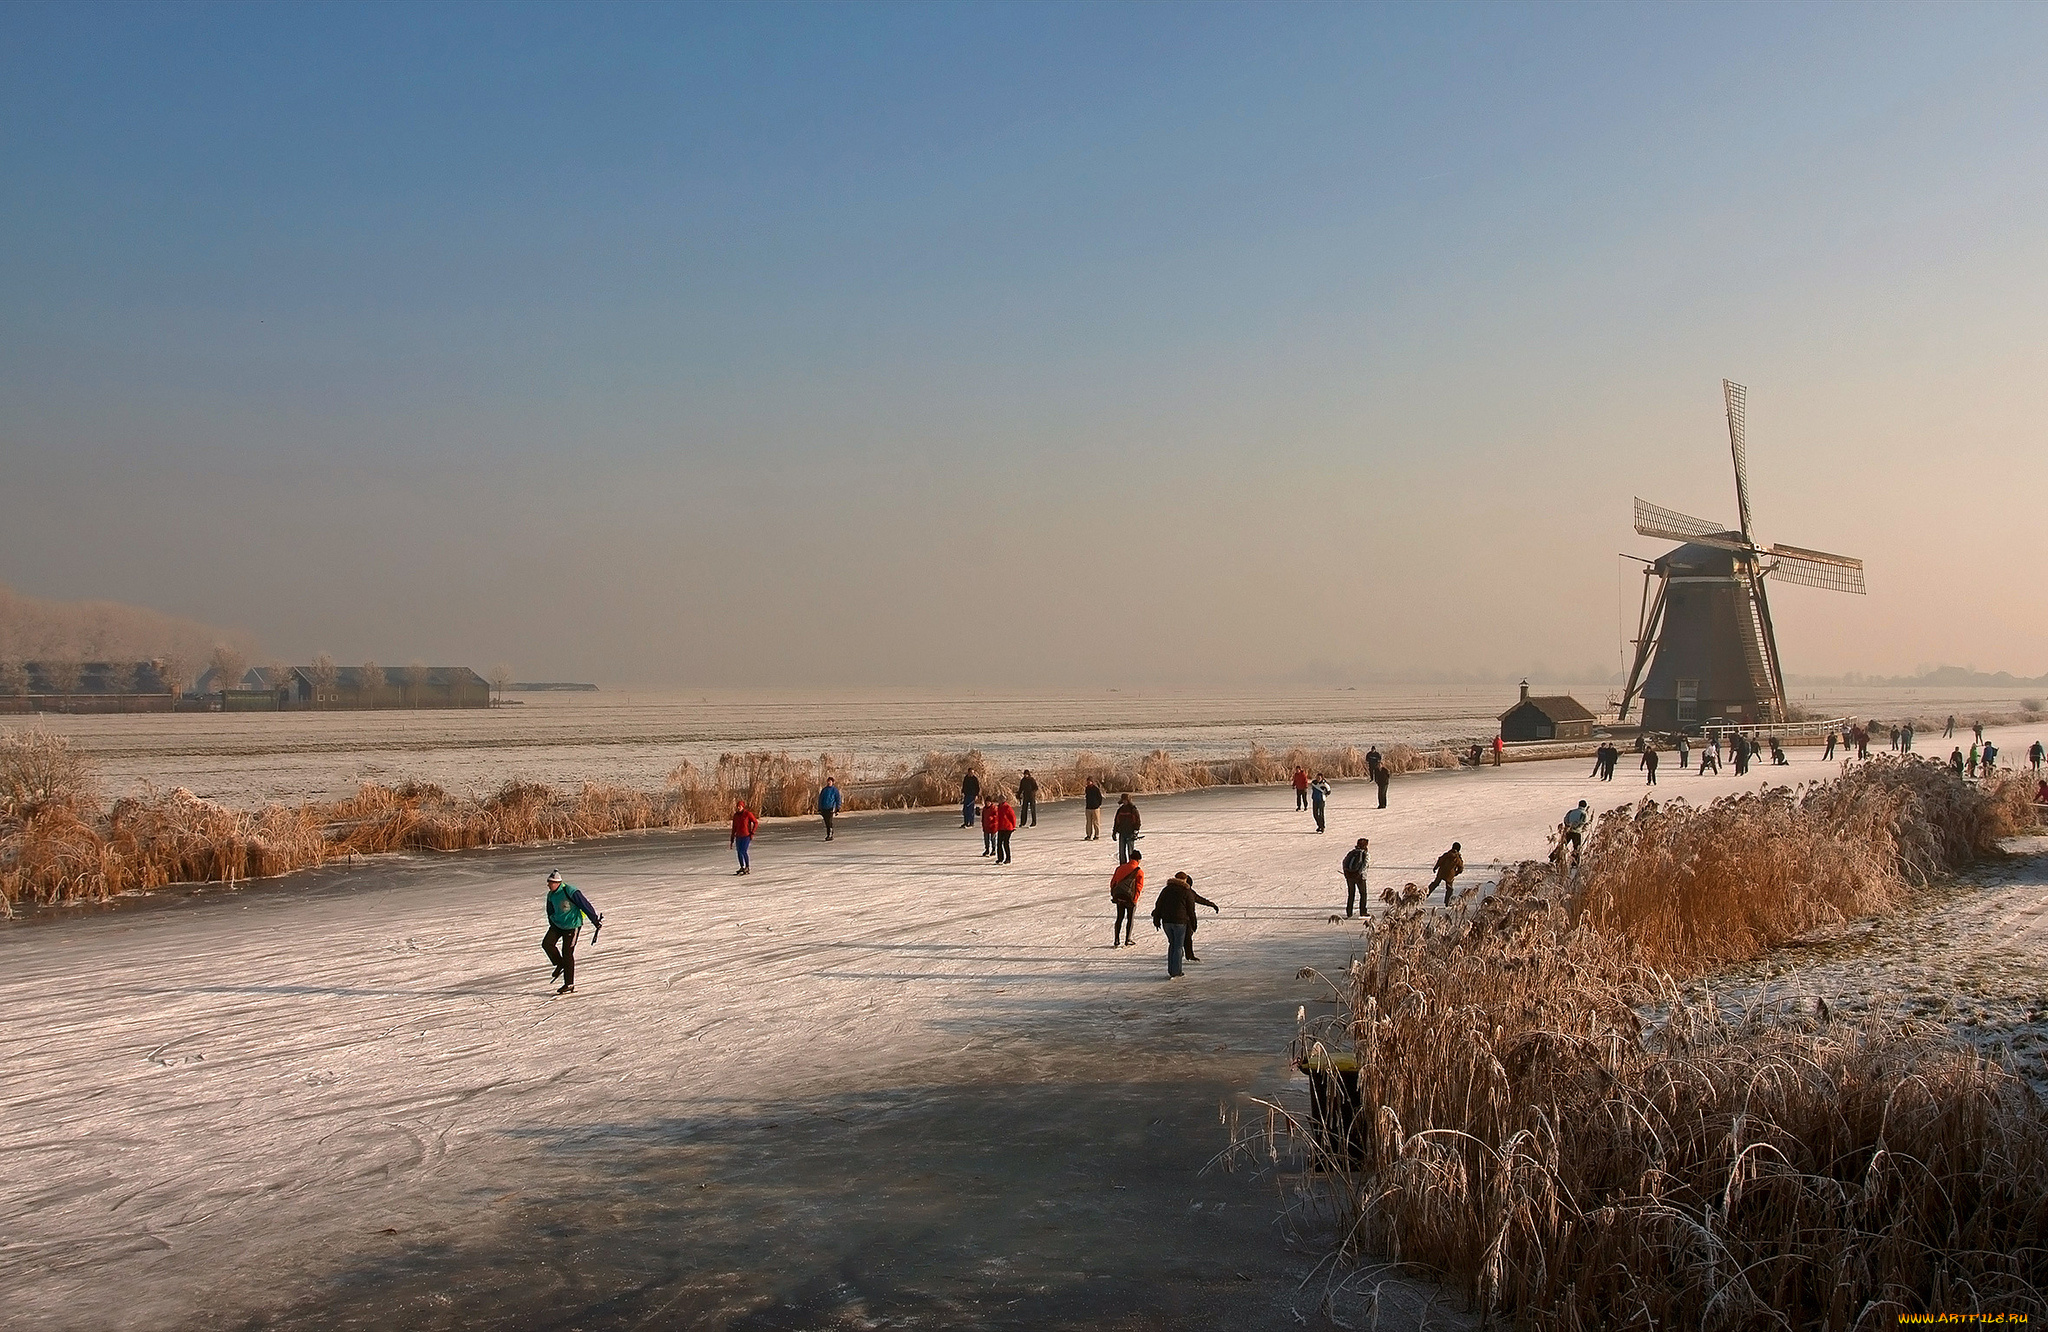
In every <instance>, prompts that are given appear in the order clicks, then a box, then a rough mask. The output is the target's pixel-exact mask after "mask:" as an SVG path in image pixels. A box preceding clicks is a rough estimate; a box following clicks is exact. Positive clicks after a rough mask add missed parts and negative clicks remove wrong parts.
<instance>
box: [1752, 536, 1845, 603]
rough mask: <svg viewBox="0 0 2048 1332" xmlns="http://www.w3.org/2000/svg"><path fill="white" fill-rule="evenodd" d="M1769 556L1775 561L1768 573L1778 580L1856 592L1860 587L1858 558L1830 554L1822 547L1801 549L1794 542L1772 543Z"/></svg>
mask: <svg viewBox="0 0 2048 1332" xmlns="http://www.w3.org/2000/svg"><path fill="white" fill-rule="evenodd" d="M1771 558H1772V559H1773V560H1775V561H1776V562H1777V563H1776V566H1775V567H1774V568H1772V570H1771V571H1770V572H1771V577H1773V578H1775V579H1777V580H1778V581H1779V582H1781V583H1798V584H1800V585H1801V586H1803V587H1819V588H1825V589H1827V590H1828V591H1830V592H1854V593H1857V594H1858V595H1861V594H1862V593H1863V591H1864V587H1863V561H1862V560H1858V559H1851V558H1850V557H1849V556H1847V555H1830V554H1828V553H1827V552H1826V551H1824V550H1802V549H1800V548H1799V547H1798V546H1772V547H1771Z"/></svg>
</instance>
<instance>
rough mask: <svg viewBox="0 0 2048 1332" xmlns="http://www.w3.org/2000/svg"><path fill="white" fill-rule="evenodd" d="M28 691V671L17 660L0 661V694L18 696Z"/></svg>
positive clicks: (10, 696) (11, 696)
mask: <svg viewBox="0 0 2048 1332" xmlns="http://www.w3.org/2000/svg"><path fill="white" fill-rule="evenodd" d="M27 692H28V672H27V671H25V670H23V669H22V668H21V663H20V662H18V661H0V695H4V696H6V697H8V698H19V697H21V696H22V695H23V694H26V693H27Z"/></svg>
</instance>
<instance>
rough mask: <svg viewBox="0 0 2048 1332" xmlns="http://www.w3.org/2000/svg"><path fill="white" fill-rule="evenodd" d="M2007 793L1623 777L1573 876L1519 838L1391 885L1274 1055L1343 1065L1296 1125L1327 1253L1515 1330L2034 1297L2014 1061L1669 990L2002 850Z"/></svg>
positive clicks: (2031, 1112) (2042, 1270)
mask: <svg viewBox="0 0 2048 1332" xmlns="http://www.w3.org/2000/svg"><path fill="white" fill-rule="evenodd" d="M2030 789H2031V783H2030V782H2026V781H2024V780H2022V779H2020V778H2017V777H2008V778H2006V779H2004V780H2003V781H2001V782H1999V783H1996V784H1994V785H1993V786H1991V787H1989V788H1982V787H1978V786H1975V785H1969V784H1965V783H1964V782H1962V781H1960V780H1957V779H1955V778H1953V777H1952V776H1951V775H1950V774H1949V773H1948V772H1947V771H1946V770H1944V769H1942V768H1940V767H1938V766H1937V765H1935V764H1933V763H1928V762H1923V761H1920V760H1917V759H1895V758H1889V757H1887V758H1884V759H1879V760H1874V761H1872V762H1870V763H1868V764H1863V765H1858V766H1856V767H1854V768H1852V769H1851V770H1850V771H1849V772H1848V773H1847V774H1846V775H1845V776H1843V777H1841V778H1839V779H1837V780H1833V781H1828V782H1822V783H1816V784H1814V785H1811V786H1808V787H1805V788H1803V789H1802V790H1800V791H1798V792H1793V791H1786V790H1775V791H1766V792H1763V793H1760V794H1751V795H1741V796H1729V797H1725V798H1723V799H1720V800H1716V801H1714V802H1713V803H1712V804H1710V805H1707V806H1704V807H1695V806H1691V805H1688V804H1686V803H1685V802H1683V801H1682V800H1673V801H1665V802H1653V801H1644V802H1641V803H1639V804H1637V805H1634V806H1631V807H1625V808H1622V809H1618V810H1615V811H1612V812H1610V813H1608V814H1605V815H1603V816H1601V818H1600V819H1599V820H1598V822H1597V824H1596V825H1595V827H1594V829H1593V830H1592V833H1591V836H1590V837H1589V838H1588V840H1587V845H1586V850H1585V854H1584V857H1583V860H1582V862H1581V865H1580V867H1579V869H1578V871H1577V873H1576V874H1567V873H1566V872H1564V871H1563V870H1561V869H1560V868H1559V867H1558V866H1556V865H1554V864H1546V863H1541V862H1528V863H1525V864H1523V865H1521V866H1519V867H1517V868H1515V869H1512V870H1510V871H1509V872H1508V873H1507V874H1506V875H1505V876H1504V877H1503V878H1502V880H1501V882H1500V886H1499V889H1498V891H1497V892H1496V893H1495V894H1494V895H1492V896H1489V897H1487V898H1485V899H1484V900H1480V899H1479V898H1478V896H1477V895H1476V894H1474V893H1469V892H1468V893H1467V895H1466V896H1465V897H1464V898H1462V899H1461V900H1460V901H1459V902H1458V903H1457V904H1456V905H1455V906H1454V907H1453V908H1452V909H1451V910H1450V911H1449V912H1443V911H1438V912H1433V913H1432V912H1426V911H1423V910H1421V909H1419V908H1417V907H1414V906H1397V907H1396V908H1395V910H1394V911H1392V912H1391V913H1390V914H1389V915H1388V916H1387V917H1386V918H1385V919H1384V920H1383V921H1382V922H1381V923H1380V926H1379V927H1378V928H1377V930H1376V933H1375V935H1374V937H1373V939H1372V946H1371V948H1370V950H1369V952H1368V953H1367V955H1366V956H1365V957H1364V958H1363V959H1362V960H1360V961H1359V962H1357V963H1355V964H1354V966H1353V969H1352V973H1351V977H1350V984H1349V996H1350V1004H1351V1016H1350V1018H1349V1019H1348V1026H1347V1028H1346V1029H1344V1030H1342V1031H1341V1032H1332V1033H1330V1035H1329V1038H1328V1041H1327V1045H1326V1046H1322V1047H1318V1046H1317V1045H1316V1044H1315V1043H1314V1042H1312V1041H1310V1040H1309V1038H1308V1037H1307V1036H1306V1035H1305V1036H1304V1037H1303V1038H1302V1044H1303V1048H1302V1049H1301V1050H1300V1051H1298V1053H1299V1054H1301V1055H1303V1056H1305V1057H1309V1058H1310V1059H1311V1060H1314V1059H1317V1058H1320V1057H1323V1055H1324V1051H1325V1050H1327V1051H1329V1052H1332V1053H1336V1054H1339V1055H1355V1058H1356V1061H1357V1067H1358V1070H1359V1072H1358V1079H1359V1096H1358V1100H1357V1102H1356V1105H1357V1106H1358V1107H1359V1108H1358V1110H1357V1112H1356V1116H1355V1118H1354V1119H1353V1120H1352V1122H1351V1125H1350V1136H1349V1139H1348V1144H1347V1142H1346V1141H1345V1140H1344V1139H1343V1138H1342V1137H1341V1136H1335V1137H1333V1136H1330V1135H1325V1136H1324V1137H1323V1138H1322V1139H1321V1140H1320V1143H1319V1145H1318V1146H1317V1147H1316V1148H1315V1150H1316V1152H1317V1154H1318V1155H1319V1156H1320V1157H1321V1161H1320V1164H1321V1165H1323V1166H1324V1167H1327V1168H1329V1169H1331V1170H1332V1172H1333V1173H1332V1176H1331V1177H1333V1178H1334V1179H1336V1180H1337V1181H1338V1182H1340V1183H1341V1185H1342V1186H1343V1187H1342V1188H1341V1189H1340V1192H1339V1197H1340V1199H1341V1202H1342V1207H1341V1215H1342V1217H1343V1219H1344V1222H1345V1225H1346V1227H1347V1239H1346V1244H1345V1247H1346V1248H1347V1250H1348V1251H1349V1252H1350V1253H1352V1254H1354V1255H1374V1256H1379V1257H1390V1258H1391V1259H1393V1260H1395V1261H1397V1262H1401V1263H1407V1264H1414V1265H1417V1266H1419V1267H1422V1268H1425V1269H1429V1270H1432V1271H1435V1272H1438V1273H1442V1274H1447V1275H1449V1276H1451V1277H1452V1278H1453V1279H1454V1280H1458V1281H1461V1282H1462V1283H1463V1284H1464V1285H1465V1287H1466V1289H1467V1290H1468V1292H1469V1294H1470V1296H1471V1298H1472V1300H1473V1301H1474V1303H1475V1304H1476V1305H1477V1306H1479V1307H1481V1308H1484V1309H1487V1310H1489V1311H1492V1312H1494V1313H1495V1314H1497V1315H1504V1316H1506V1317H1507V1318H1508V1319H1509V1320H1510V1321H1518V1322H1522V1323H1525V1324H1527V1325H1531V1326H1539V1327H1552V1328H1574V1329H1576V1328H1588V1329H1590V1328H1625V1327H1634V1328H1653V1327H1716V1328H1764V1327H1780V1328H1809V1327H1811V1328H1841V1329H1849V1328H1858V1327H1889V1326H1892V1325H1893V1323H1894V1320H1895V1317H1896V1315H1897V1314H1899V1313H1901V1312H1928V1311H1932V1312H1942V1311H1948V1312H1961V1311H1976V1312H1999V1311H2015V1312H2025V1311H2033V1312H2038V1311H2039V1310H2040V1309H2041V1308H2042V1307H2043V1304H2042V1299H2043V1294H2044V1287H2048V1247H2044V1246H2048V1118H2044V1113H2043V1112H2044V1107H2043V1105H2042V1103H2041V1101H2040V1099H2039V1098H2038V1097H2037V1096H2036V1095H2035V1094H2034V1093H2033V1092H2032V1091H2031V1090H2030V1088H2029V1087H2028V1085H2027V1083H2026V1082H2025V1081H2023V1080H2022V1079H2021V1078H2019V1077H2017V1076H2015V1074H2014V1073H2013V1072H2012V1071H2011V1070H2009V1069H2007V1068H2005V1067H2003V1066H2001V1065H1999V1064H1997V1063H1995V1062H1990V1061H1987V1060H1985V1059H1984V1058H1982V1057H1980V1056H1978V1055H1977V1054H1974V1053H1972V1052H1969V1051H1967V1050H1965V1049H1963V1048H1961V1047H1959V1046H1958V1045H1956V1044H1954V1043H1952V1042H1950V1041H1949V1040H1947V1039H1945V1038H1944V1036H1943V1034H1942V1033H1941V1032H1940V1031H1939V1030H1937V1029H1934V1028H1931V1027H1927V1026H1924V1025H1919V1024H1915V1023H1911V1022H1903V1021H1900V1020H1898V1019H1895V1018H1884V1017H1874V1018H1868V1019H1863V1020H1857V1021H1844V1020H1840V1019H1838V1018H1834V1017H1832V1016H1831V1015H1829V1014H1828V1013H1827V1011H1826V1009H1825V1007H1824V1006H1821V1007H1819V1008H1817V1009H1815V1010H1813V1011H1811V1012H1806V1011H1802V1012H1799V1013H1796V1014H1793V1015H1791V1016H1786V1015H1784V1014H1779V1015H1777V1016H1769V1015H1766V1014H1765V1013H1763V1012H1762V1011H1760V1010H1753V1011H1750V1012H1748V1013H1747V1014H1746V1015H1744V1016H1743V1017H1740V1018H1730V1017H1724V1016H1723V1014H1722V1013H1721V1012H1720V1010H1719V1008H1718V1007H1717V1005H1715V1004H1714V1002H1713V1001H1712V999H1711V997H1708V998H1705V999H1696V1000H1694V999H1688V998H1687V994H1688V993H1691V994H1693V995H1695V996H1696V995H1698V994H1699V993H1700V987H1699V986H1697V985H1694V986H1692V987H1691V988H1690V990H1689V991H1688V990H1685V989H1682V988H1681V986H1682V984H1683V983H1684V982H1686V981H1688V980H1696V979H1697V978H1700V977H1703V976H1707V975H1709V974H1710V973H1711V972H1712V971H1713V970H1714V969H1716V968H1717V967H1720V966H1722V965H1725V964H1728V963H1732V962H1735V961H1738V960H1742V959H1747V958H1752V957H1755V956H1758V955H1759V954H1761V953H1763V952H1765V951H1767V950H1769V949H1771V948H1774V947H1776V946H1779V945H1781V944H1783V943H1785V942H1787V941H1788V940H1791V939H1794V938H1796V937H1798V936H1800V935H1802V934H1806V933H1808V932H1810V931H1813V930H1815V929H1817V928H1825V927H1827V926H1830V925H1839V924H1840V923H1842V922H1844V921H1847V920H1850V919H1854V918H1858V917H1863V916H1869V915H1872V914H1877V913H1881V912H1887V911H1893V910H1896V909H1898V908H1900V907H1901V906H1903V905H1905V904H1906V903H1907V901H1908V900H1909V897H1910V895H1911V894H1912V892H1913V891H1914V889H1915V888H1916V887H1917V886H1919V885H1923V884H1925V883H1927V882H1928V881H1929V880H1931V879H1933V878H1935V877H1936V876H1940V875H1943V874H1946V873H1948V872H1951V871H1953V870H1955V869H1957V868H1958V867H1960V866H1962V865H1964V864H1966V863H1968V862H1970V861H1972V860H1975V859H1978V858H1980V857H1984V856H1989V855H1994V854H1997V851H1996V845H1997V842H1998V840H1999V839H2000V838H2001V837H2003V836H2006V835H2009V834H2011V833H2013V832H2016V831H2019V830H2022V829H2024V828H2027V827H2030V826H2031V825H2032V824H2033V821H2034V816H2033V811H2032V809H2031V807H2030V806H2029V805H2028V803H2027V792H2028V790H2030ZM1395 896H1396V898H1397V899H1398V897H1399V894H1395ZM1341 1132H1342V1130H1341V1129H1340V1130H1339V1133H1340V1134H1341ZM1311 1140H1312V1141H1314V1140H1315V1138H1314V1135H1311ZM1332 1153H1334V1155H1333V1154H1332Z"/></svg>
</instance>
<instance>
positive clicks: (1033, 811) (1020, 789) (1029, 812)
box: [1017, 768, 1038, 828]
mask: <svg viewBox="0 0 2048 1332" xmlns="http://www.w3.org/2000/svg"><path fill="white" fill-rule="evenodd" d="M1026 824H1029V825H1030V826H1031V827H1033V828H1036V827H1037V826H1038V779H1037V778H1036V777H1033V776H1032V775H1031V769H1029V768H1026V769H1024V775H1023V776H1022V777H1020V778H1018V779H1017V826H1018V827H1020V828H1021V827H1024V826H1025V825H1026Z"/></svg>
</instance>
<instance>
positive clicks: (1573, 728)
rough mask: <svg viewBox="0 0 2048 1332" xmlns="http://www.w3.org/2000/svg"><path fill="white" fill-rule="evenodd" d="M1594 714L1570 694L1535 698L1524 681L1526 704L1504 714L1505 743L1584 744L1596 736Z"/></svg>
mask: <svg viewBox="0 0 2048 1332" xmlns="http://www.w3.org/2000/svg"><path fill="white" fill-rule="evenodd" d="M1594 720H1595V719H1594V717H1593V714H1592V713H1590V712H1588V711H1586V709H1585V708H1584V707H1583V706H1582V705H1581V704H1580V703H1579V701H1578V700H1577V699H1575V698H1573V697H1572V696H1571V695H1570V694H1554V695H1549V696H1546V697H1536V698H1532V697H1530V695H1529V682H1528V681H1527V680H1524V681H1522V701H1521V702H1519V703H1517V704H1515V706H1513V707H1511V708H1509V709H1508V710H1507V711H1506V712H1503V713H1502V714H1500V738H1501V739H1503V740H1580V739H1585V738H1587V737H1590V736H1591V735H1592V734H1593V722H1594Z"/></svg>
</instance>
